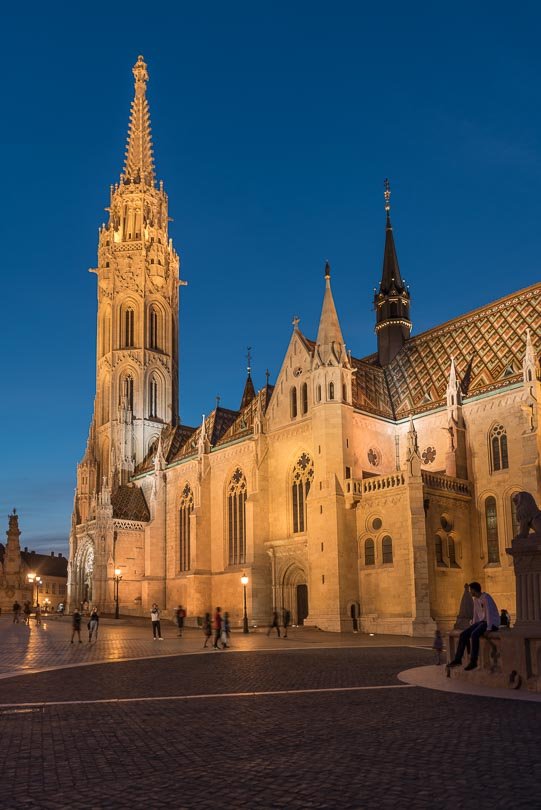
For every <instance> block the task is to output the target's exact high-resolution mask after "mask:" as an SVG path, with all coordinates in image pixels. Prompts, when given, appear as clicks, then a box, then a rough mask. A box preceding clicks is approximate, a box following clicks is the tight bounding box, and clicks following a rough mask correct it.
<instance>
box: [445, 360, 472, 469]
mask: <svg viewBox="0 0 541 810" xmlns="http://www.w3.org/2000/svg"><path fill="white" fill-rule="evenodd" d="M446 398H447V427H446V428H443V430H446V431H447V433H448V436H449V440H448V445H447V452H446V454H445V472H446V474H447V475H450V476H452V477H453V478H462V479H465V478H467V477H468V463H467V454H466V427H465V423H464V415H463V413H462V388H461V384H460V382H459V379H458V375H457V373H456V366H455V360H454V358H453V357H452V358H451V368H450V369H449V380H448V382H447V392H446Z"/></svg>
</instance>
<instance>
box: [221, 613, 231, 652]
mask: <svg viewBox="0 0 541 810" xmlns="http://www.w3.org/2000/svg"><path fill="white" fill-rule="evenodd" d="M230 636H231V623H230V621H229V613H228V612H227V611H226V612H225V613H224V620H223V622H222V647H224V648H225V647H229V646H230V644H229V638H230Z"/></svg>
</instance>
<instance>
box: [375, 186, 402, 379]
mask: <svg viewBox="0 0 541 810" xmlns="http://www.w3.org/2000/svg"><path fill="white" fill-rule="evenodd" d="M383 196H384V199H385V213H386V225H385V249H384V252H383V270H382V273H381V281H380V284H379V291H378V290H374V308H375V310H376V334H377V336H378V358H379V362H380V364H381V365H382V366H386V365H388V364H389V363H390V362H391V360H392V359H393V358H394V357H396V355H397V354H398V352H399V351H400V349H401V348H402V346H403V345H404V343H405V341H406V340H407V339H408V337H409V335H410V332H411V321H410V317H409V308H410V294H409V290H408V288H407V287H406V285H405V283H404V281H403V280H402V276H401V275H400V268H399V266H398V257H397V255H396V248H395V244H394V236H393V227H392V225H391V213H390V212H391V186H390V184H389V181H388V180H385V182H384V193H383Z"/></svg>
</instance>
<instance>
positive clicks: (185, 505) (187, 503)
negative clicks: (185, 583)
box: [178, 484, 193, 571]
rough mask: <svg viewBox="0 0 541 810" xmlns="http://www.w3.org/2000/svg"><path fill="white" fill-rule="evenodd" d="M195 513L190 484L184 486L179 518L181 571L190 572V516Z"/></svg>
mask: <svg viewBox="0 0 541 810" xmlns="http://www.w3.org/2000/svg"><path fill="white" fill-rule="evenodd" d="M192 511H193V492H192V490H191V487H190V485H189V484H185V485H184V489H183V490H182V496H181V499H180V506H179V511H178V517H179V524H178V525H179V531H178V535H179V557H178V559H179V569H180V570H181V571H189V570H190V552H191V549H190V515H191V513H192Z"/></svg>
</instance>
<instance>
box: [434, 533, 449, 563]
mask: <svg viewBox="0 0 541 810" xmlns="http://www.w3.org/2000/svg"><path fill="white" fill-rule="evenodd" d="M434 554H435V557H436V565H437V566H439V567H440V568H447V563H446V562H445V560H444V559H443V540H442V537H441V535H440V534H437V535H436V536H435V538H434Z"/></svg>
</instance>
